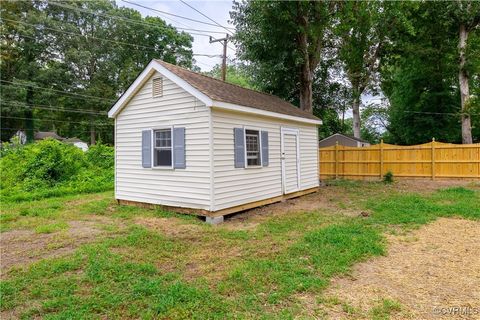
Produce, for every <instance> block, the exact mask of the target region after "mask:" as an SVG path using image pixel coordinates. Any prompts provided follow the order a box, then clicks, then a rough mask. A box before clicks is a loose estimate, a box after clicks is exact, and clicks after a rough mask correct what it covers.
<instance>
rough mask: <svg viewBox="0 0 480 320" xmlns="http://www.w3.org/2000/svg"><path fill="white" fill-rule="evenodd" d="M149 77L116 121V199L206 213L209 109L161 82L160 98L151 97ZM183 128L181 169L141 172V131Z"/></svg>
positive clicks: (178, 89)
mask: <svg viewBox="0 0 480 320" xmlns="http://www.w3.org/2000/svg"><path fill="white" fill-rule="evenodd" d="M159 76H160V74H159V73H156V74H154V75H153V76H152V77H150V79H149V80H148V81H146V83H145V84H144V86H143V87H142V88H141V89H140V90H139V91H138V92H137V93H136V94H135V96H134V97H133V98H132V99H131V100H130V101H129V103H128V104H127V105H126V106H125V108H124V109H123V110H122V112H120V113H119V114H118V116H117V118H116V128H115V136H116V141H115V157H116V159H115V160H116V177H115V186H116V190H115V197H116V198H117V199H122V200H131V201H138V202H146V203H154V204H163V205H167V206H175V207H189V208H196V209H206V210H209V209H210V148H209V145H208V141H209V114H210V113H209V109H208V108H207V107H206V106H205V105H204V104H203V103H201V102H200V101H198V100H197V99H196V98H195V97H194V96H192V95H190V94H189V93H187V92H186V91H185V90H183V89H182V88H180V87H179V86H178V85H176V84H175V83H173V82H172V81H170V80H169V79H167V78H163V81H162V82H163V83H162V96H161V97H155V98H154V97H152V79H153V78H158V77H159ZM172 126H178V127H184V128H185V153H186V168H185V169H175V170H173V169H172V170H158V169H156V168H142V159H141V155H142V152H141V147H142V141H141V139H142V130H147V129H156V128H162V127H172Z"/></svg>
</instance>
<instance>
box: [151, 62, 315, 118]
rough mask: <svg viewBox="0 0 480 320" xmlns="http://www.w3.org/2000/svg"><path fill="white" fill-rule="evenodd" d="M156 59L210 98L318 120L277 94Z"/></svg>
mask: <svg viewBox="0 0 480 320" xmlns="http://www.w3.org/2000/svg"><path fill="white" fill-rule="evenodd" d="M156 61H157V62H158V63H160V64H161V65H162V66H164V67H165V68H166V69H168V70H169V71H170V72H172V73H174V74H175V75H177V76H179V77H180V78H182V79H183V80H185V81H186V82H188V83H189V84H190V85H191V86H193V87H194V88H195V89H197V90H198V91H200V92H202V93H203V94H205V95H206V96H208V97H209V98H210V99H212V100H215V101H221V102H227V103H233V104H237V105H241V106H245V107H251V108H255V109H260V110H264V111H270V112H277V113H281V114H285V115H289V116H294V117H301V118H306V119H312V120H320V119H318V118H317V117H315V116H314V115H313V114H311V113H308V112H306V111H303V110H301V109H299V108H297V107H295V106H294V105H293V104H291V103H289V102H287V101H285V100H282V99H280V98H279V97H277V96H274V95H271V94H266V93H262V92H259V91H255V90H251V89H246V88H243V87H240V86H237V85H234V84H231V83H227V82H223V81H221V80H219V79H215V78H212V77H208V76H205V75H203V74H199V73H196V72H193V71H190V70H187V69H184V68H182V67H179V66H176V65H173V64H170V63H167V62H164V61H162V60H156Z"/></svg>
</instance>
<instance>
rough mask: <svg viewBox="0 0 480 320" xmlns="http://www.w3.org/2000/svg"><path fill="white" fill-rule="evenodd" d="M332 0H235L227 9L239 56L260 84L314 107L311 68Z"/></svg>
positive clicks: (302, 105)
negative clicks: (292, 0) (271, 0)
mask: <svg viewBox="0 0 480 320" xmlns="http://www.w3.org/2000/svg"><path fill="white" fill-rule="evenodd" d="M334 6H335V3H334V2H327V1H298V2H283V1H278V2H267V1H259V0H254V1H248V2H246V1H245V2H241V3H240V2H234V10H233V11H232V12H231V13H230V15H231V17H232V20H233V23H234V24H235V27H236V36H235V41H236V43H237V45H238V53H239V56H240V58H241V59H242V60H244V61H248V62H249V64H250V67H251V68H252V69H253V70H254V72H252V74H255V75H256V78H255V82H256V83H257V84H259V85H260V88H261V89H263V90H265V91H268V92H271V93H274V94H277V95H280V96H282V97H283V98H285V99H287V100H290V101H294V102H295V101H298V102H299V105H300V108H301V109H303V110H306V111H308V112H312V111H313V95H312V92H313V89H312V84H313V82H314V75H315V70H316V68H317V67H318V64H319V63H320V60H321V52H322V50H323V48H324V45H325V42H326V40H327V34H328V32H327V31H326V28H327V26H328V25H329V21H330V15H329V13H330V11H331V10H332V8H333V7H334Z"/></svg>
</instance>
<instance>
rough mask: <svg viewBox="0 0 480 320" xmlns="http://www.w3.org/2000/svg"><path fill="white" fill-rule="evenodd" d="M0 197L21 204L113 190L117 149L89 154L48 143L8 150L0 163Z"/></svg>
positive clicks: (92, 150) (98, 148)
mask: <svg viewBox="0 0 480 320" xmlns="http://www.w3.org/2000/svg"><path fill="white" fill-rule="evenodd" d="M0 169H1V172H2V173H1V179H0V180H1V182H0V188H1V190H0V197H1V199H2V200H3V201H21V200H30V199H38V198H44V197H49V196H57V195H62V194H69V193H78V192H96V191H103V190H109V189H112V188H113V148H112V147H108V146H105V145H96V146H92V147H91V148H90V149H89V150H88V151H87V152H85V153H84V152H83V151H82V150H80V149H79V148H77V147H75V146H73V145H68V144H64V143H61V142H59V141H56V140H52V139H46V140H43V141H41V142H37V143H34V144H29V145H26V146H18V147H15V148H8V150H5V151H4V152H3V153H2V158H1V159H0Z"/></svg>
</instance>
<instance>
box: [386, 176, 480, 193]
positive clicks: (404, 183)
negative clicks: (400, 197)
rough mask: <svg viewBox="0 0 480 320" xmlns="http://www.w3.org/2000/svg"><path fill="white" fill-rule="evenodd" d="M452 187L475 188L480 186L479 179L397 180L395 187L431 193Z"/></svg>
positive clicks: (400, 189)
mask: <svg viewBox="0 0 480 320" xmlns="http://www.w3.org/2000/svg"><path fill="white" fill-rule="evenodd" d="M452 187H468V188H473V189H479V188H480V182H479V181H473V180H457V179H448V180H447V179H445V180H428V179H417V180H398V181H396V182H395V184H394V186H393V188H395V189H397V190H399V191H403V192H419V193H431V192H434V191H436V190H438V189H444V188H452Z"/></svg>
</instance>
